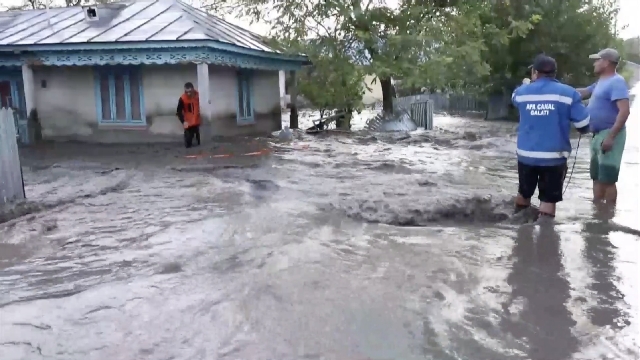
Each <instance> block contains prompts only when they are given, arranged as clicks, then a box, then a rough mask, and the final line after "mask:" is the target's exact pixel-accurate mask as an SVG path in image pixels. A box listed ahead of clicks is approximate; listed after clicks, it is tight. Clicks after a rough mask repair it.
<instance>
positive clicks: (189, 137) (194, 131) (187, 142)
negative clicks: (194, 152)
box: [184, 125, 200, 148]
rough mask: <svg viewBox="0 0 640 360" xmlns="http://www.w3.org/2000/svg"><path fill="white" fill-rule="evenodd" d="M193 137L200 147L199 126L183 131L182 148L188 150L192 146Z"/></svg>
mask: <svg viewBox="0 0 640 360" xmlns="http://www.w3.org/2000/svg"><path fill="white" fill-rule="evenodd" d="M194 136H195V138H196V141H197V142H198V145H200V126H198V125H196V126H190V127H188V128H186V129H184V146H185V147H187V148H190V147H191V146H192V145H193V137H194Z"/></svg>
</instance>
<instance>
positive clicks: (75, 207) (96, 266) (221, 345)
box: [0, 109, 640, 360]
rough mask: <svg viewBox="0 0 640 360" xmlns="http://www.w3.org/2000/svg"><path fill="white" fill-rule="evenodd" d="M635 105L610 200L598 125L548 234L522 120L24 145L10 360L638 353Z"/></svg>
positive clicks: (2, 309) (1, 247) (3, 331)
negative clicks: (535, 199)
mask: <svg viewBox="0 0 640 360" xmlns="http://www.w3.org/2000/svg"><path fill="white" fill-rule="evenodd" d="M634 110H635V109H634ZM634 114H637V112H636V111H634ZM634 116H635V117H636V118H632V119H631V120H630V121H629V122H630V124H629V132H628V134H629V135H628V136H629V138H628V139H627V148H626V152H625V157H624V165H623V170H622V175H621V176H622V178H621V180H620V184H619V189H620V200H619V204H618V207H617V209H615V211H604V210H601V209H600V210H599V209H596V208H594V207H593V206H592V204H591V202H590V197H591V192H590V180H589V179H588V168H587V166H588V140H586V139H583V140H582V142H581V143H580V149H579V151H578V161H577V164H576V166H575V172H574V174H573V177H572V178H571V182H570V185H569V188H568V190H567V192H566V194H565V197H566V201H564V202H563V203H561V204H560V206H559V214H558V218H557V224H556V225H555V227H549V226H547V227H538V226H533V225H529V224H527V225H521V223H522V222H525V221H518V220H517V219H515V220H514V219H511V218H508V217H509V214H510V200H511V197H512V196H513V195H514V191H515V190H516V168H515V161H514V155H513V153H514V150H515V142H514V140H515V139H514V134H515V126H516V124H511V123H493V122H483V121H479V120H471V119H464V118H451V117H438V118H436V122H435V125H436V126H437V127H438V130H436V131H432V132H422V131H418V132H415V133H411V134H384V135H382V134H371V133H364V132H356V133H354V134H332V135H319V136H316V137H312V136H306V135H304V136H303V135H299V136H297V138H296V139H295V140H294V141H292V142H287V143H278V141H277V140H274V139H245V140H243V141H242V144H238V143H216V144H215V145H213V144H205V145H204V146H203V147H202V148H200V149H193V150H191V151H187V150H185V149H183V148H181V147H180V145H179V144H176V145H162V146H151V147H149V146H144V147H142V146H88V145H82V144H48V145H43V146H41V147H37V148H31V149H26V150H24V152H23V165H24V166H25V181H26V187H27V189H26V191H27V196H28V197H29V199H30V202H29V203H27V204H23V205H21V206H19V207H16V208H14V209H13V212H11V213H9V212H6V211H5V213H4V215H3V216H4V220H5V221H6V222H5V223H4V224H2V225H0V359H2V360H12V359H29V360H31V359H34V360H35V359H82V360H89V359H158V360H164V359H207V360H208V359H242V360H253V359H255V360H272V359H273V360H286V359H292V360H293V359H336V360H350V359H376V360H378V359H402V360H410V359H438V360H448V359H469V360H485V359H486V360H501V359H505V360H506V359H532V360H560V359H622V360H626V359H638V358H639V357H640V354H639V352H638V345H639V343H640V335H638V334H640V326H639V324H640V323H639V320H640V319H639V311H640V292H639V285H640V278H639V277H638V274H639V273H640V271H639V270H640V266H639V264H638V255H639V254H640V242H639V240H640V237H639V236H638V222H637V219H638V218H639V216H640V201H638V193H639V190H640V189H639V184H640V176H639V175H640V166H639V165H638V162H639V159H640V155H639V151H638V149H639V143H638V136H639V134H640V124H639V121H640V118H637V115H634ZM355 125H356V128H358V127H360V128H361V127H362V126H363V123H362V122H360V123H357V124H355ZM574 145H577V139H574ZM243 154H249V155H243ZM226 155H229V156H226ZM185 156H187V157H185ZM572 162H573V160H572V161H571V163H572ZM26 213H31V214H30V215H24V216H21V217H17V218H15V217H16V216H18V215H21V214H26ZM9 218H14V219H13V220H9ZM7 220H8V221H7Z"/></svg>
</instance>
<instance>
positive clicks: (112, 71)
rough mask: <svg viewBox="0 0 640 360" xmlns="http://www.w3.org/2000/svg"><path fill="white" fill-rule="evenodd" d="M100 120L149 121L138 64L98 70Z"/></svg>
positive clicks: (109, 121) (125, 122) (115, 121)
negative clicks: (145, 114) (144, 107)
mask: <svg viewBox="0 0 640 360" xmlns="http://www.w3.org/2000/svg"><path fill="white" fill-rule="evenodd" d="M96 98H97V99H96V100H97V105H98V122H100V123H101V124H131V125H145V124H146V122H145V119H144V115H143V112H142V107H141V104H142V85H141V81H140V73H139V71H138V69H137V68H133V67H131V68H126V67H103V68H99V69H98V70H97V72H96Z"/></svg>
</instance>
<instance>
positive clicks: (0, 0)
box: [0, 0, 640, 39]
mask: <svg viewBox="0 0 640 360" xmlns="http://www.w3.org/2000/svg"><path fill="white" fill-rule="evenodd" d="M42 1H45V0H42ZM200 1H201V0H186V2H188V3H191V4H192V5H194V6H199V4H200ZM618 1H619V3H620V16H619V17H618V21H619V24H618V25H619V28H620V36H621V37H623V38H625V39H627V38H631V37H636V36H640V21H637V19H635V20H636V21H634V17H635V16H638V14H639V13H640V0H618ZM54 2H56V1H55V0H54ZM386 2H387V3H397V0H386ZM21 3H22V0H0V8H4V7H7V6H15V5H19V4H21ZM225 20H227V21H229V22H231V23H234V24H236V25H239V26H242V27H244V28H248V29H249V30H251V31H253V32H255V33H258V34H261V35H266V33H267V32H268V30H269V27H268V25H265V24H251V25H250V24H249V22H248V21H245V20H242V19H233V18H230V17H226V18H225Z"/></svg>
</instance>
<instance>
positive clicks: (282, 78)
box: [278, 70, 287, 109]
mask: <svg viewBox="0 0 640 360" xmlns="http://www.w3.org/2000/svg"><path fill="white" fill-rule="evenodd" d="M278 83H279V87H280V108H281V109H286V108H287V99H286V96H287V74H286V73H285V72H284V71H282V70H280V71H278Z"/></svg>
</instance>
